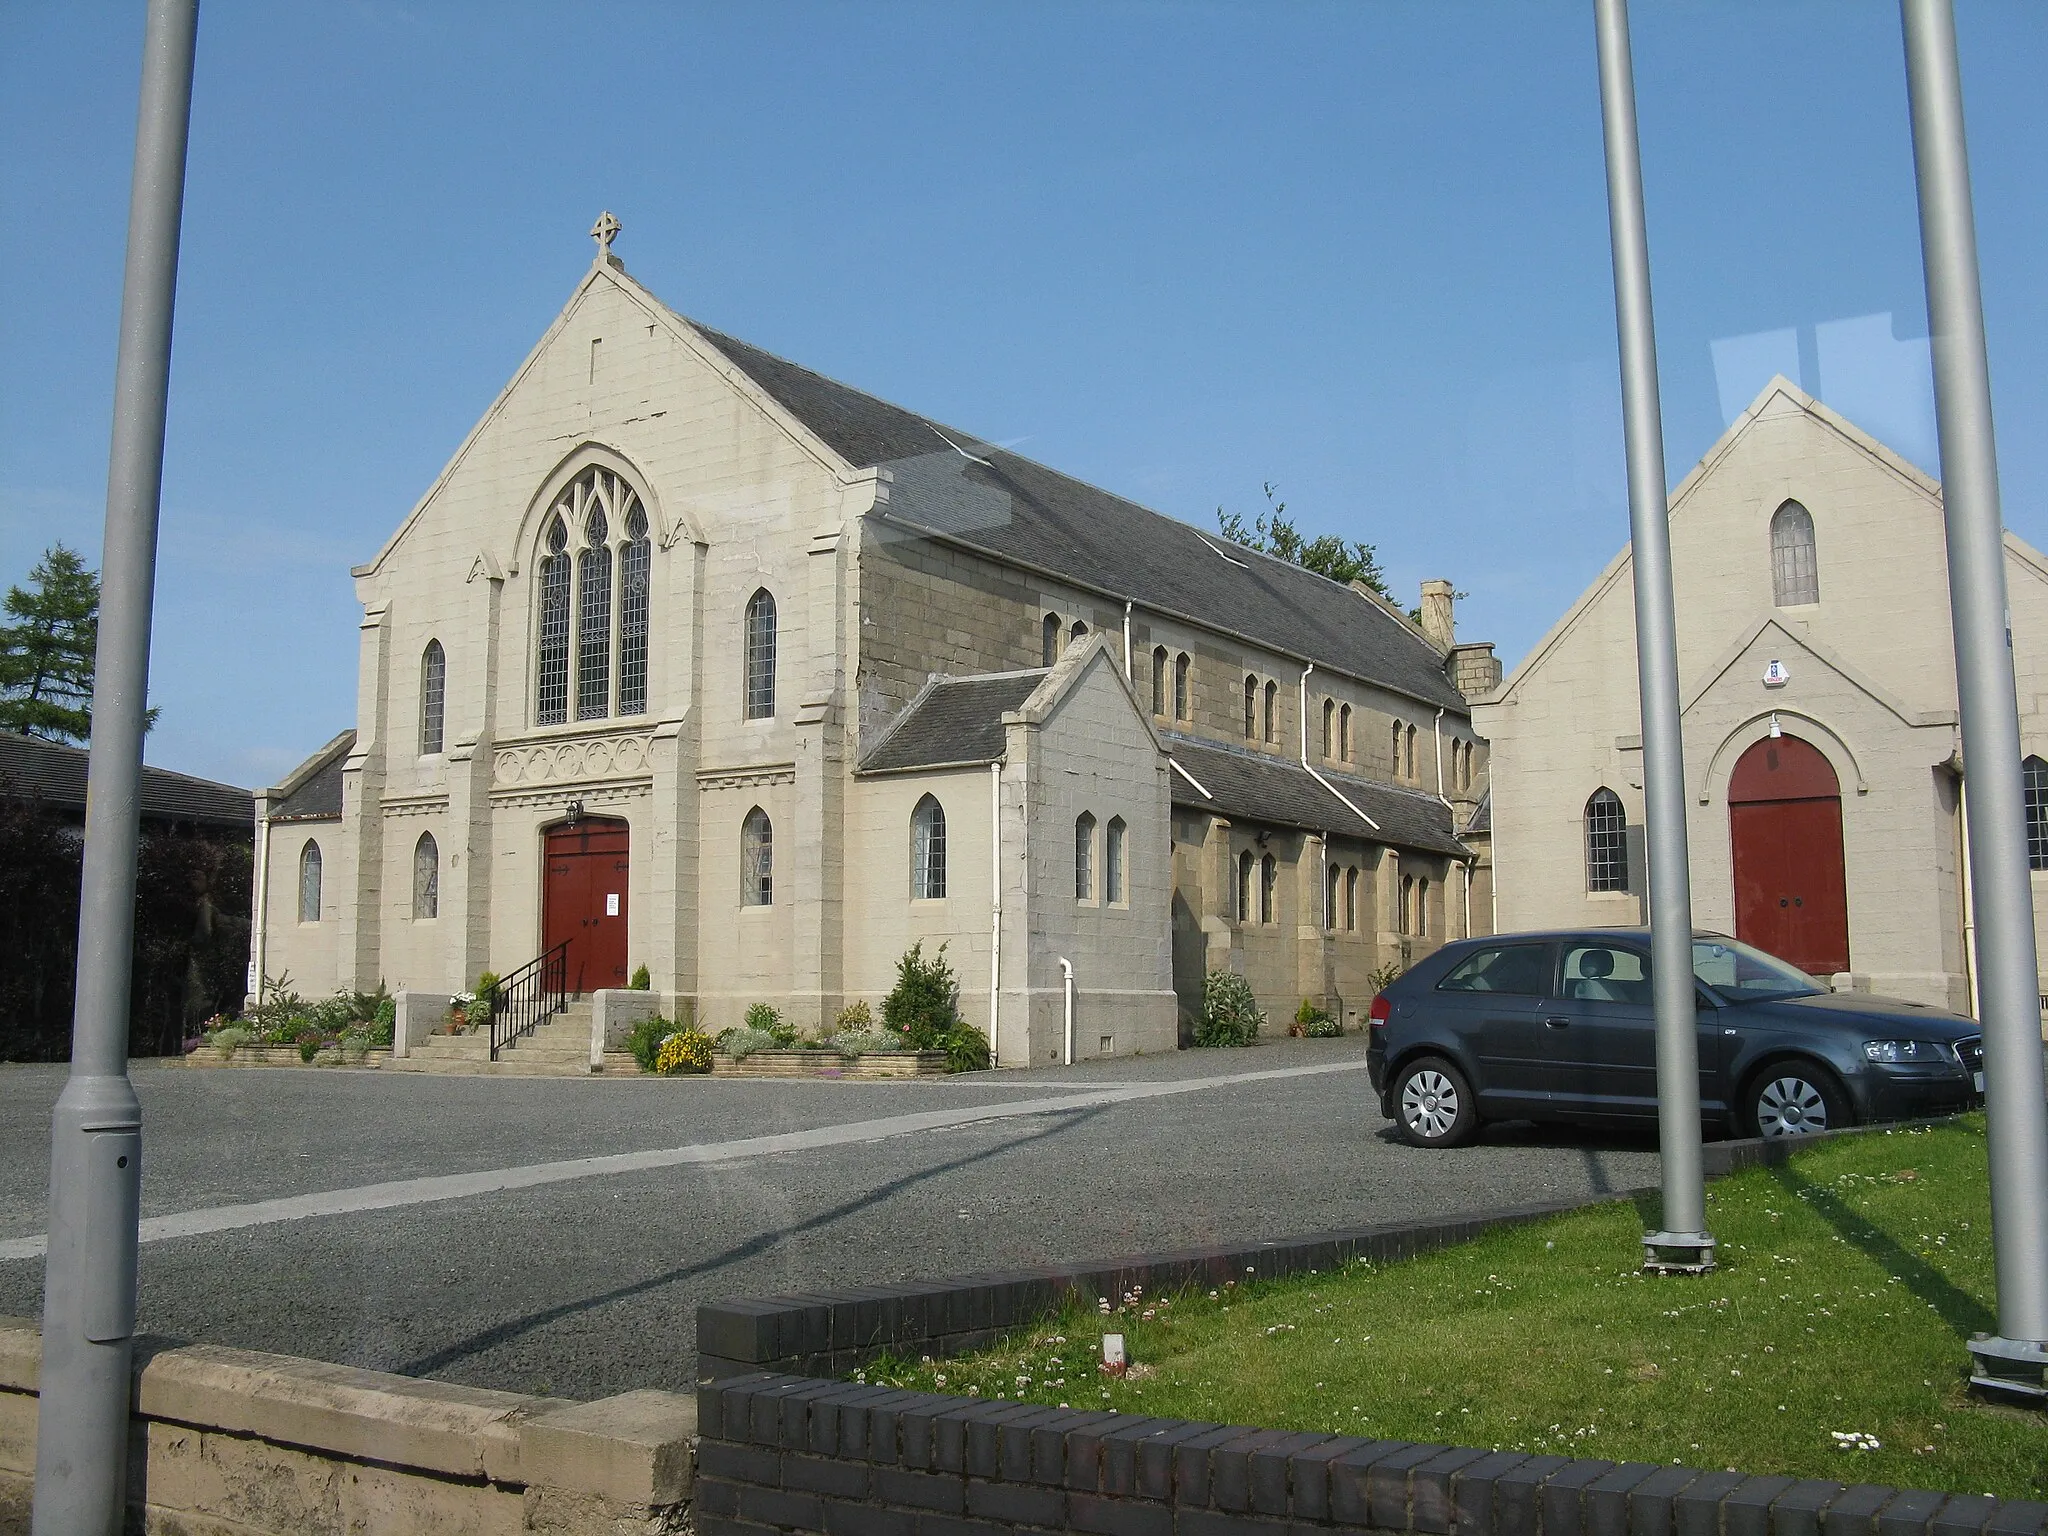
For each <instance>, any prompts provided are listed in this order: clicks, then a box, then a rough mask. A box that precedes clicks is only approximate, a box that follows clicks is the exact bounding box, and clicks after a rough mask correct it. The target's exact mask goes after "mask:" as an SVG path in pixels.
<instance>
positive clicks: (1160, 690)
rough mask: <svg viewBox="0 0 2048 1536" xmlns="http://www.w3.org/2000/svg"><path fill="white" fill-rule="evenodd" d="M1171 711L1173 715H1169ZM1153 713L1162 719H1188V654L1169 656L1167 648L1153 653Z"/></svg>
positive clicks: (1156, 649)
mask: <svg viewBox="0 0 2048 1536" xmlns="http://www.w3.org/2000/svg"><path fill="white" fill-rule="evenodd" d="M1169 711H1171V713H1170V714H1169ZM1152 713H1153V714H1155V715H1157V716H1159V718H1160V719H1162V720H1165V719H1173V720H1185V719H1187V717H1188V653H1187V652H1186V651H1182V652H1181V653H1180V654H1179V655H1178V656H1171V657H1170V656H1169V655H1168V653H1167V649H1166V647H1165V646H1163V645H1161V646H1157V647H1155V648H1154V649H1153V651H1152Z"/></svg>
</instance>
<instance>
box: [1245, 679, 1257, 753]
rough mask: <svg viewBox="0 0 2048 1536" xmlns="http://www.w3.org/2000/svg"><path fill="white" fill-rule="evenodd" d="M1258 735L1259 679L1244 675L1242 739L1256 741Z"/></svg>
mask: <svg viewBox="0 0 2048 1536" xmlns="http://www.w3.org/2000/svg"><path fill="white" fill-rule="evenodd" d="M1258 735H1259V680H1258V679H1257V678H1256V677H1249V676H1248V677H1246V678H1245V680H1244V739H1245V740H1246V741H1256V740H1257V739H1258Z"/></svg>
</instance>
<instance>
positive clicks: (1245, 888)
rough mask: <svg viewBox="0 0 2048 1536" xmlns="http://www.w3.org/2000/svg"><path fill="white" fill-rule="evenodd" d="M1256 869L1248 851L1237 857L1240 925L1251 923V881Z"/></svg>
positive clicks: (1238, 915)
mask: <svg viewBox="0 0 2048 1536" xmlns="http://www.w3.org/2000/svg"><path fill="white" fill-rule="evenodd" d="M1257 869H1258V864H1257V861H1255V860H1254V859H1253V858H1252V855H1251V850H1250V849H1246V850H1245V851H1244V852H1243V853H1240V854H1239V855H1238V856H1237V920H1238V921H1239V922H1241V923H1249V922H1251V921H1252V911H1253V908H1252V880H1253V878H1254V875H1255V874H1256V871H1257Z"/></svg>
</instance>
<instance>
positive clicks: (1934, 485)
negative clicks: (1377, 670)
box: [1477, 374, 2048, 707]
mask: <svg viewBox="0 0 2048 1536" xmlns="http://www.w3.org/2000/svg"><path fill="white" fill-rule="evenodd" d="M1788 408H1789V409H1791V410H1796V411H1800V412H1803V413H1805V414H1806V415H1808V416H1810V417H1811V418H1812V419H1813V420H1815V421H1816V422H1819V423H1820V424H1821V425H1823V426H1825V427H1827V428H1829V429H1830V430H1832V431H1833V432H1835V433H1836V434H1838V435H1839V436H1840V437H1841V438H1842V439H1843V441H1845V442H1847V443H1848V444H1850V446H1852V447H1854V448H1855V449H1857V450H1858V451H1859V452H1861V453H1863V454H1865V455H1866V456H1867V457H1869V458H1870V459H1871V460H1872V461H1874V462H1875V463H1877V464H1878V465H1879V466H1881V467H1882V468H1884V469H1886V470H1888V471H1889V472H1890V473H1891V474H1892V475H1894V476H1895V477H1896V478H1898V479H1899V480H1900V481H1902V482H1904V483H1905V484H1906V485H1907V486H1908V487H1910V488H1911V489H1912V490H1914V491H1916V492H1918V493H1919V494H1920V495H1922V496H1924V497H1926V498H1927V499H1928V500H1929V501H1930V502H1931V503H1932V504H1933V506H1934V507H1935V509H1936V510H1937V511H1938V510H1939V509H1940V506H1941V482H1940V481H1938V480H1936V479H1934V478H1933V477H1932V476H1930V475H1928V474H1927V473H1926V472H1925V471H1923V470H1921V469H1919V468H1918V467H1916V466H1915V465H1912V464H1909V463H1908V462H1906V460H1904V459H1902V458H1901V457H1899V455H1898V454H1896V453H1894V452H1893V451H1892V450H1891V449H1890V448H1887V447H1886V446H1885V445H1884V444H1883V443H1881V442H1879V441H1878V440H1877V439H1876V438H1874V437H1872V436H1871V435H1870V434H1869V433H1867V432H1865V431H1864V430H1863V429H1862V428H1861V427H1859V426H1857V425H1856V424H1855V423H1854V422H1852V421H1850V420H1849V419H1848V418H1847V417H1845V416H1843V415H1842V414H1841V413H1840V412H1838V411H1835V410H1832V409H1830V408H1829V407H1828V406H1827V405H1826V404H1824V403H1823V402H1821V401H1819V400H1816V399H1814V397H1813V396H1811V395H1809V394H1808V393H1806V391H1805V390H1803V389H1801V388H1800V387H1799V386H1798V385H1797V384H1794V383H1793V382H1792V381H1791V380H1790V379H1788V378H1786V377H1785V376H1784V375H1783V374H1778V375H1776V376H1774V377H1773V378H1772V379H1771V381H1770V383H1768V384H1766V385H1765V386H1764V387H1763V389H1762V391H1761V392H1759V393H1758V395H1757V397H1756V398H1755V399H1754V400H1752V401H1751V402H1750V403H1749V407H1748V409H1746V410H1745V411H1743V413H1742V414H1741V415H1740V416H1737V417H1736V418H1735V420H1734V421H1732V422H1730V423H1729V425H1728V430H1727V431H1725V432H1723V433H1722V434H1721V435H1720V436H1719V437H1718V438H1716V439H1715V440H1714V444H1713V446H1712V447H1711V448H1709V449H1708V450H1707V451H1706V452H1705V453H1704V454H1702V455H1701V456H1700V460H1699V462H1698V463H1697V464H1695V465H1693V467H1692V468H1691V469H1690V470H1688V471H1687V472H1686V475H1685V478H1684V479H1682V480H1680V481H1679V482H1678V484H1677V486H1676V487H1674V488H1673V490H1672V492H1671V495H1670V497H1669V498H1668V500H1667V503H1666V506H1667V517H1668V518H1669V519H1673V520H1675V519H1676V518H1677V517H1678V516H1679V514H1680V512H1681V511H1682V510H1683V508H1684V506H1685V504H1686V503H1688V502H1690V501H1691V500H1692V497H1693V495H1694V493H1695V492H1696V491H1697V490H1698V489H1699V487H1700V486H1701V485H1702V484H1703V483H1704V482H1705V480H1706V478H1707V476H1708V475H1709V474H1711V473H1712V472H1713V471H1714V470H1715V469H1717V468H1718V467H1719V466H1720V465H1721V463H1722V461H1723V460H1725V459H1726V458H1727V457H1728V456H1729V455H1730V454H1731V453H1733V452H1734V451H1735V445H1736V444H1737V443H1738V442H1740V441H1741V440H1742V438H1743V437H1744V436H1746V435H1747V434H1748V432H1749V430H1750V429H1751V428H1752V427H1753V426H1755V425H1756V423H1757V422H1759V421H1761V420H1764V419H1766V418H1768V417H1773V416H1776V415H1779V414H1782V412H1783V411H1785V410H1786V409H1788ZM2006 537H2007V543H2008V545H2009V546H2010V545H2011V544H2013V543H2016V542H2019V541H2017V540H2014V539H2013V537H2012V535H2010V534H2008V535H2007V536H2006ZM2020 547H2021V548H2022V549H2023V550H2025V552H2026V554H2027V555H2028V556H2030V557H2031V558H2032V562H2033V564H2034V565H2035V567H2036V569H2037V570H2039V571H2040V572H2041V574H2042V577H2043V579H2044V580H2048V560H2044V559H2043V558H2042V556H2040V555H2039V554H2038V553H2037V552H2035V551H2034V550H2033V548H2032V546H2030V545H2025V544H2021V546H2020ZM1632 554H1633V542H1632V541H1631V542H1630V543H1626V544H1623V545H1622V546H1621V548H1620V550H1618V551H1617V552H1616V553H1615V556H1614V558H1613V559H1611V560H1609V561H1608V562H1607V564H1606V566H1605V567H1604V568H1603V569H1602V570H1601V572H1600V574H1599V575H1598V576H1596V577H1595V578H1594V579H1593V581H1592V583H1591V584H1590V585H1589V586H1588V587H1587V588H1586V589H1585V591H1583V592H1581V593H1580V594H1579V596H1578V598H1577V600H1576V601H1574V602H1573V603H1572V605H1571V606H1570V607H1569V608H1567V609H1565V611H1564V613H1563V615H1562V616H1561V617H1560V618H1559V619H1558V621H1557V622H1556V623H1555V624H1553V625H1552V626H1551V627H1550V628H1549V630H1547V631H1546V632H1545V633H1544V636H1543V638H1542V639H1540V640H1538V641H1537V642H1536V644H1535V645H1534V646H1533V647H1531V648H1530V651H1529V654H1528V655H1527V656H1524V657H1523V658H1522V660H1521V662H1520V663H1519V664H1518V665H1517V666H1516V667H1515V669H1514V671H1513V672H1511V673H1509V674H1508V676H1507V678H1506V679H1505V680H1504V681H1503V682H1502V683H1501V685H1500V686H1499V687H1498V688H1496V689H1495V690H1494V691H1493V692H1492V693H1491V694H1489V695H1487V696H1486V697H1485V698H1484V699H1482V700H1479V701H1477V702H1480V703H1484V704H1506V703H1508V702H1509V701H1510V700H1512V699H1513V698H1514V696H1515V694H1516V692H1517V691H1518V690H1519V689H1520V688H1521V686H1522V682H1523V680H1524V679H1526V678H1529V677H1532V676H1534V675H1535V673H1536V672H1537V670H1538V669H1539V668H1541V666H1542V664H1543V662H1544V659H1545V658H1546V657H1547V656H1548V655H1549V654H1550V652H1551V651H1553V650H1554V649H1556V648H1557V646H1558V645H1559V644H1560V643H1561V642H1562V641H1563V640H1564V638H1565V636H1567V635H1568V634H1570V633H1571V632H1572V630H1574V629H1575V628H1577V627H1578V623H1579V620H1580V618H1581V617H1582V616H1583V615H1584V614H1585V612H1586V610H1587V609H1588V608H1589V607H1590V606H1592V604H1593V602H1594V600H1595V599H1597V598H1598V597H1600V596H1601V595H1602V594H1604V593H1605V592H1606V591H1607V590H1608V588H1610V587H1612V586H1613V585H1614V584H1615V582H1616V581H1618V580H1620V579H1621V577H1622V576H1623V575H1624V574H1629V573H1631V572H1632V568H1633V562H1632V558H1631V557H1632ZM1751 638H1754V636H1752V637H1751ZM1746 643H1747V642H1746V641H1745V644H1746ZM1829 664H1830V665H1835V663H1833V662H1830V663H1829ZM1844 670H1845V675H1846V669H1844ZM1858 686H1859V687H1860V686H1862V685H1861V684H1859V685H1858ZM1887 707H1890V706H1887Z"/></svg>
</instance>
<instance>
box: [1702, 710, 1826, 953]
mask: <svg viewBox="0 0 2048 1536" xmlns="http://www.w3.org/2000/svg"><path fill="white" fill-rule="evenodd" d="M1728 830H1729V834H1730V837H1731V839H1732V841H1733V843H1734V847H1735V936H1736V937H1737V938H1738V939H1741V940H1742V941H1743V942H1744V943H1745V944H1754V945H1755V946H1756V947H1757V948H1758V949H1763V950H1768V951H1770V953H1772V954H1774V955H1777V956H1779V957H1780V958H1782V959H1785V960H1790V961H1791V962H1792V963H1793V964H1794V965H1796V966H1798V967H1799V968H1800V969H1801V970H1802V971H1810V972H1811V973H1813V974H1814V975H1816V976H1827V975H1829V974H1831V973H1832V972H1835V971H1846V970H1847V969H1849V894H1848V886H1847V882H1846V880H1845V879H1844V877H1843V873H1842V789H1841V784H1840V781H1838V780H1837V779H1836V778H1835V770H1834V769H1833V768H1832V767H1830V766H1829V765H1828V760H1827V759H1826V758H1825V757H1822V756H1821V755H1820V753H1819V752H1818V751H1816V750H1815V749H1814V748H1813V747H1812V746H1810V745H1809V744H1807V743H1806V742H1803V741H1801V740H1800V739H1799V738H1798V737H1797V736H1778V737H1768V736H1767V737H1765V738H1764V739H1763V740H1762V741H1760V742H1758V743H1757V744H1756V745H1755V746H1753V747H1751V748H1750V749H1749V750H1748V751H1747V752H1745V753H1743V754H1742V756H1741V757H1740V758H1739V759H1738V760H1737V761H1736V764H1735V772H1734V773H1733V774H1732V775H1731V776H1730V778H1729V780H1728Z"/></svg>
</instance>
